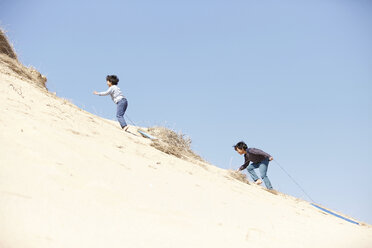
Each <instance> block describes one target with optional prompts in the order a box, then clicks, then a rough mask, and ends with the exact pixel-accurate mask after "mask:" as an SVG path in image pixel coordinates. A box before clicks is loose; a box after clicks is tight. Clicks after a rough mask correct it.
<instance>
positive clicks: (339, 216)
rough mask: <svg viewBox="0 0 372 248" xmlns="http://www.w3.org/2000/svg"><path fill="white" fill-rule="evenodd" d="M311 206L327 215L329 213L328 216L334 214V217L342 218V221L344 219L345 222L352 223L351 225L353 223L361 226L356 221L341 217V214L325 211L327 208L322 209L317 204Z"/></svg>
mask: <svg viewBox="0 0 372 248" xmlns="http://www.w3.org/2000/svg"><path fill="white" fill-rule="evenodd" d="M310 204H311V205H312V206H314V207H316V208H319V209H320V210H322V211H324V212H326V213H328V214H332V215H334V216H336V217H338V218H341V219H343V220H346V221H348V222H350V223H353V224H357V225H359V223H358V222H356V221H353V220H350V219H348V218H345V217H343V216H341V215H339V214H336V213H333V212H331V211H329V210H327V209H325V208H322V207H321V206H318V205H316V204H314V203H310Z"/></svg>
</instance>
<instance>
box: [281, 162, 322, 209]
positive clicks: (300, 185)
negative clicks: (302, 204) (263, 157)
mask: <svg viewBox="0 0 372 248" xmlns="http://www.w3.org/2000/svg"><path fill="white" fill-rule="evenodd" d="M274 161H275V163H277V165H278V166H279V167H280V168H281V169H282V170H283V171H284V172H285V173H286V174H287V176H288V177H289V178H290V179H292V181H293V182H294V183H295V184H296V185H297V186H298V187H299V188H300V189H301V190H302V192H304V194H305V195H306V196H307V197H308V198H309V199H310V200H311V201H312V202H315V201H314V200H313V199H312V198H311V197H310V196H309V194H308V193H306V191H305V190H304V189H303V188H302V187H301V185H300V184H299V183H298V182H296V180H294V178H293V177H292V176H291V175H289V173H288V172H287V171H286V170H285V169H284V168H283V167H282V166H281V165H280V164H279V163H278V161H276V160H275V159H274Z"/></svg>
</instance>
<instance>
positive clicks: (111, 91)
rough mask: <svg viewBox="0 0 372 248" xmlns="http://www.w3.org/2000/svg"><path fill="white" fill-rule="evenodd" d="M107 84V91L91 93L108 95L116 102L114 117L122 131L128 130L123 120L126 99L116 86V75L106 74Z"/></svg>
mask: <svg viewBox="0 0 372 248" xmlns="http://www.w3.org/2000/svg"><path fill="white" fill-rule="evenodd" d="M106 82H107V86H108V87H109V88H108V90H107V91H104V92H97V91H94V92H93V94H95V95H99V96H107V95H110V96H111V99H112V101H114V103H116V105H117V109H116V117H117V118H118V121H119V123H120V126H121V128H122V129H124V131H128V125H127V123H126V122H125V120H124V114H125V111H126V110H127V107H128V101H127V99H126V98H125V97H124V95H123V93H121V91H120V88H119V87H118V86H117V84H118V82H119V78H118V77H117V76H116V75H108V76H107V77H106Z"/></svg>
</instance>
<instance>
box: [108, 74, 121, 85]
mask: <svg viewBox="0 0 372 248" xmlns="http://www.w3.org/2000/svg"><path fill="white" fill-rule="evenodd" d="M106 81H109V82H110V83H111V84H112V85H117V84H118V82H119V78H118V77H117V76H116V75H107V77H106Z"/></svg>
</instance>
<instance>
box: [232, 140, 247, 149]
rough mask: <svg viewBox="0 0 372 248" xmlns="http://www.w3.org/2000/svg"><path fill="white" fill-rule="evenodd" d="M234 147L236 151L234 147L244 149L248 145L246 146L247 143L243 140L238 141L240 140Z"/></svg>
mask: <svg viewBox="0 0 372 248" xmlns="http://www.w3.org/2000/svg"><path fill="white" fill-rule="evenodd" d="M233 147H234V149H235V151H236V149H238V148H239V149H240V150H244V151H246V150H247V149H248V146H247V144H246V143H244V142H243V141H240V142H238V143H237V144H236V145H235V146H233Z"/></svg>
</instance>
